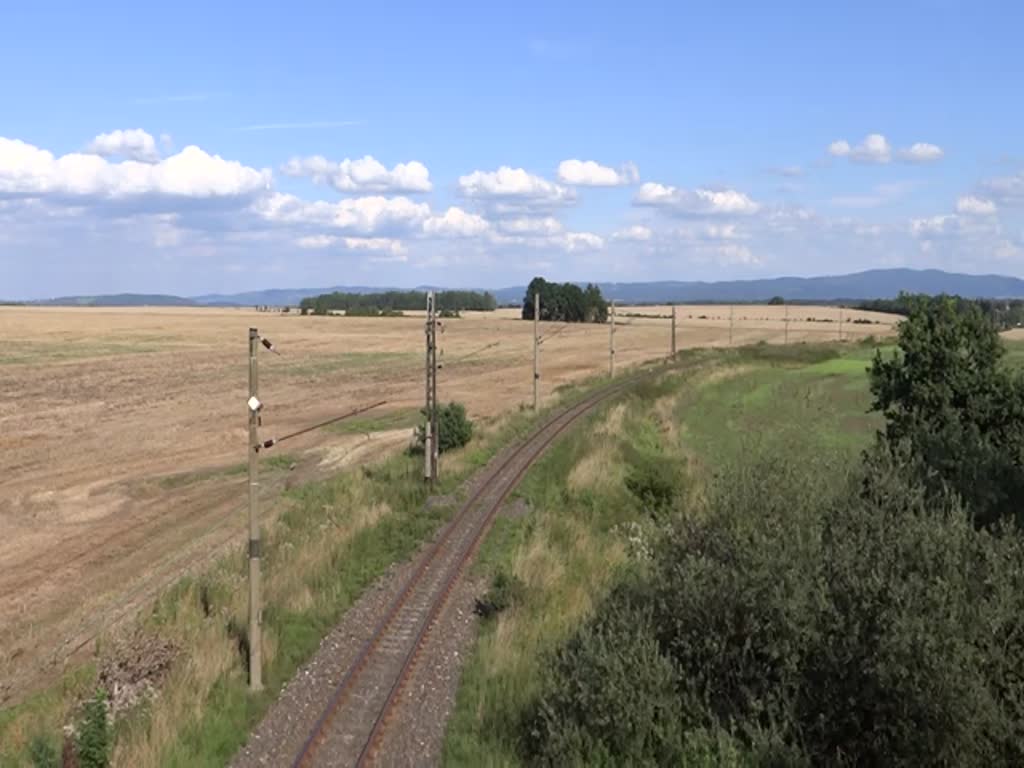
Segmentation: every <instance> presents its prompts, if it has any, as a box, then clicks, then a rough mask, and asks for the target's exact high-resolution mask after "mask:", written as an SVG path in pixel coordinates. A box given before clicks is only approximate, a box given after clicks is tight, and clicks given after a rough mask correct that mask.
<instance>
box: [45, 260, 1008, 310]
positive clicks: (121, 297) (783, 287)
mask: <svg viewBox="0 0 1024 768" xmlns="http://www.w3.org/2000/svg"><path fill="white" fill-rule="evenodd" d="M598 285H600V287H601V292H602V293H603V294H604V295H605V297H607V298H609V299H616V300H617V301H621V302H623V303H629V304H667V303H670V302H676V303H687V302H688V303H702V302H707V303H713V302H736V303H742V302H760V301H768V300H769V299H771V298H773V297H775V296H781V297H783V298H784V299H786V300H788V301H803V302H808V301H823V302H829V301H859V300H862V299H888V298H892V297H894V296H896V295H897V294H898V293H899V292H900V291H907V292H910V293H929V294H936V293H949V294H958V295H960V296H964V297H969V298H998V299H1009V298H1015V299H1019V298H1024V280H1021V279H1019V278H1016V277H1005V276H1002V275H964V274H957V273H953V272H943V271H941V270H937V269H925V270H915V269H873V270H869V271H867V272H857V273H855V274H851V275H833V276H827V277H776V278H771V279H765V280H732V281H725V282H714V283H708V282H679V281H674V280H664V281H658V282H648V283H598ZM425 288H426V286H420V287H419V288H417V289H416V290H424V289H425ZM386 290H396V289H394V288H393V287H388V286H376V287H371V286H333V287H329V288H294V289H282V288H274V289H270V290H265V291H249V292H246V293H233V294H208V295H205V296H192V297H181V296H167V295H162V294H138V293H120V294H115V295H110V296H65V297H62V298H57V299H47V300H44V301H31V302H26V303H27V304H45V305H53V306H94V307H133V306H162V307H169V306H181V307H190V306H208V307H209V306H219V307H231V306H248V307H251V306H256V305H268V306H295V305H297V304H298V303H299V302H300V301H302V299H304V298H307V297H310V296H318V295H320V294H322V293H331V292H333V291H341V292H347V293H374V292H376V291H386ZM489 290H490V291H491V293H493V294H494V296H495V298H497V300H498V303H499V304H518V303H519V302H521V301H522V299H523V295H524V294H525V293H526V286H520V285H517V286H512V287H509V288H500V289H497V290H495V289H489Z"/></svg>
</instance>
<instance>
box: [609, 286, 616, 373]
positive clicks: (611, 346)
mask: <svg viewBox="0 0 1024 768" xmlns="http://www.w3.org/2000/svg"><path fill="white" fill-rule="evenodd" d="M608 376H609V378H613V379H614V378H615V299H612V314H611V322H610V323H609V325H608Z"/></svg>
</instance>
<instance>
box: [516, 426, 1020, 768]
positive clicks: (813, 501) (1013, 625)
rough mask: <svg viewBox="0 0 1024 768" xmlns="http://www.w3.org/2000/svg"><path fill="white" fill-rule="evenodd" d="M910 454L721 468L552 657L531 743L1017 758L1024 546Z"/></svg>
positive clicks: (763, 754)
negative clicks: (835, 476)
mask: <svg viewBox="0 0 1024 768" xmlns="http://www.w3.org/2000/svg"><path fill="white" fill-rule="evenodd" d="M905 460H906V457H905V456H903V455H900V454H893V453H892V452H890V451H888V450H887V449H885V448H884V446H883V447H880V448H878V449H877V450H876V451H874V452H873V453H872V454H871V455H870V456H868V457H867V458H866V462H865V465H864V467H863V468H862V469H861V470H859V471H857V472H856V473H854V475H853V476H852V477H850V478H849V479H842V478H840V479H839V480H838V481H828V480H827V477H828V472H827V471H825V470H827V469H828V467H822V466H816V465H814V464H813V463H808V462H789V463H786V462H784V461H782V460H781V459H780V460H776V461H770V462H754V463H751V464H749V465H747V466H741V467H738V468H729V469H727V470H726V471H724V472H723V473H722V475H721V476H720V477H719V478H718V479H717V481H716V482H714V483H713V485H712V486H711V487H710V488H709V490H708V500H707V508H706V509H705V510H703V513H702V514H699V515H694V514H692V513H691V514H686V515H676V516H675V517H674V519H673V521H672V523H671V526H670V528H669V529H668V532H667V533H666V535H665V537H664V539H663V540H662V541H660V542H659V543H658V545H657V546H656V548H655V559H654V562H653V564H652V566H651V568H650V570H649V571H648V572H645V575H642V576H640V577H638V583H637V584H635V585H633V586H631V587H630V588H629V590H628V594H627V595H626V596H625V597H623V596H622V595H620V594H619V592H621V591H622V590H619V591H618V592H613V595H612V597H611V598H609V599H608V600H606V601H605V602H604V603H603V604H602V605H601V606H600V607H599V608H598V611H597V613H596V615H595V616H594V618H593V619H592V620H591V621H590V622H588V624H587V625H586V626H584V627H583V628H581V629H580V630H579V631H578V632H577V633H576V634H575V635H573V637H572V638H571V639H570V640H569V641H568V642H567V643H566V644H565V646H563V647H562V649H561V650H560V651H559V652H558V653H557V654H556V655H555V656H554V658H553V661H551V662H550V663H549V664H548V668H547V671H546V678H547V680H548V681H549V682H548V689H547V690H545V691H544V693H543V695H542V696H541V698H540V699H539V701H538V703H537V705H536V709H535V711H533V712H532V713H531V717H530V718H529V721H528V727H525V728H524V742H525V743H526V744H527V745H528V750H529V754H530V755H532V756H534V757H535V758H536V759H538V760H539V761H541V762H544V763H547V764H556V763H561V764H609V765H610V764H634V765H639V764H664V763H672V764H700V762H701V760H706V761H707V762H710V763H712V764H743V765H749V764H756V765H799V764H808V765H887V766H889V765H892V766H919V765H985V766H989V765H1007V766H1009V765H1021V764H1024V631H1022V629H1024V620H1022V618H1021V617H1022V616H1024V538H1022V537H1020V536H1019V535H1018V534H1017V533H1016V531H1013V532H1006V531H1003V532H1002V534H1003V535H996V534H993V533H991V532H989V531H988V530H985V529H976V528H975V527H974V526H973V525H972V524H971V522H970V520H969V518H968V516H967V515H966V514H965V513H964V510H963V508H962V506H961V504H960V502H959V501H958V500H957V499H956V498H955V497H953V496H951V495H948V494H947V495H936V494H934V493H932V492H930V491H929V490H928V489H927V488H926V487H925V486H924V485H923V484H922V483H919V482H918V481H917V480H915V479H914V477H913V475H912V473H908V472H907V471H906V468H905V466H904V465H903V464H904V462H905ZM701 755H703V757H701Z"/></svg>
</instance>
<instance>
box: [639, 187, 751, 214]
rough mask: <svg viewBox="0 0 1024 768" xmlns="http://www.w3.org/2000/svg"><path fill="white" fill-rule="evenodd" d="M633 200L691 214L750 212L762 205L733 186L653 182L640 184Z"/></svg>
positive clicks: (641, 203) (640, 203)
mask: <svg viewBox="0 0 1024 768" xmlns="http://www.w3.org/2000/svg"><path fill="white" fill-rule="evenodd" d="M633 203H634V204H635V205H649V206H655V207H663V208H667V209H669V210H672V211H675V212H677V213H684V214H692V215H702V214H752V213H757V211H758V210H760V208H761V206H760V204H759V203H757V202H755V201H754V200H752V199H751V198H750V197H749V196H748V195H746V194H745V193H743V192H737V191H736V190H734V189H723V190H712V189H696V190H692V191H691V190H686V189H679V188H677V187H672V186H666V185H664V184H658V183H656V182H647V183H646V184H642V185H641V186H640V190H639V191H638V192H637V194H636V197H634V198H633Z"/></svg>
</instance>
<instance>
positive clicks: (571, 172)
mask: <svg viewBox="0 0 1024 768" xmlns="http://www.w3.org/2000/svg"><path fill="white" fill-rule="evenodd" d="M639 179H640V171H639V170H638V169H637V167H636V165H635V164H633V163H624V164H623V165H622V167H621V168H620V169H619V170H615V169H614V168H609V167H608V166H606V165H600V164H598V163H596V162H594V161H593V160H563V161H562V162H561V163H559V164H558V180H559V181H560V182H562V183H563V184H572V185H574V186H580V187H621V186H625V185H627V184H636V182H637V181H639Z"/></svg>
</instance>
